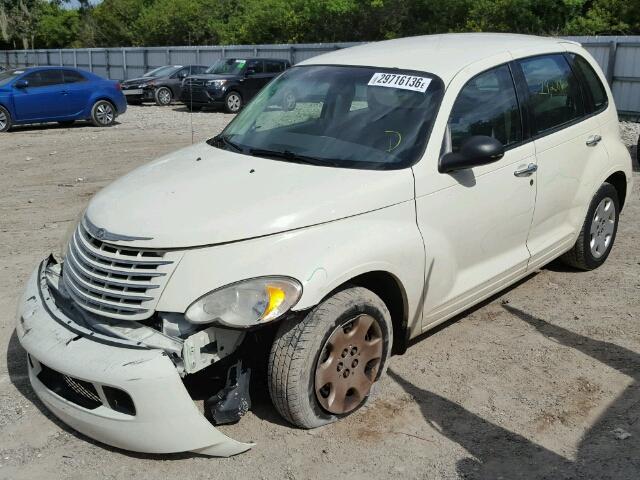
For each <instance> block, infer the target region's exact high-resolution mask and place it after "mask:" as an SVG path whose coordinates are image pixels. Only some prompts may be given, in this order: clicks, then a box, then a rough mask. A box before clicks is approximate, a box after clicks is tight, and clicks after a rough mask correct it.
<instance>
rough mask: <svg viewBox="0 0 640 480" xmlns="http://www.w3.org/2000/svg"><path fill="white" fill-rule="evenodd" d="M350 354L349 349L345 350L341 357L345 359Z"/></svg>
mask: <svg viewBox="0 0 640 480" xmlns="http://www.w3.org/2000/svg"><path fill="white" fill-rule="evenodd" d="M348 353H349V350H347V349H346V348H345V349H344V350H343V351H342V353H341V354H340V356H341V357H342V358H344V357H346V356H347V354H348Z"/></svg>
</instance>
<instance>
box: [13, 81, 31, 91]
mask: <svg viewBox="0 0 640 480" xmlns="http://www.w3.org/2000/svg"><path fill="white" fill-rule="evenodd" d="M13 86H14V87H15V88H20V89H23V88H27V87H28V86H29V82H28V81H27V80H18V81H17V82H16V83H14V84H13Z"/></svg>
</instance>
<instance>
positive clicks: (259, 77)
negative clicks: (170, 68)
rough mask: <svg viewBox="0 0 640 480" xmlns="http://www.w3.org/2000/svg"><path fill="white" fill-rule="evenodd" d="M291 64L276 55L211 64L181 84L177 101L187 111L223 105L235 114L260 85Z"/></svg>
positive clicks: (225, 60) (220, 61) (256, 91)
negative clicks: (274, 56) (185, 107)
mask: <svg viewBox="0 0 640 480" xmlns="http://www.w3.org/2000/svg"><path fill="white" fill-rule="evenodd" d="M289 67H291V63H290V62H289V61H288V60H281V59H275V58H227V59H224V60H219V61H218V62H216V63H215V64H213V65H212V66H211V67H210V68H209V69H208V70H207V71H206V72H205V73H204V74H202V75H191V76H189V77H187V78H186V79H185V81H184V84H183V89H182V96H181V97H180V100H181V101H182V102H183V103H184V104H185V105H186V106H187V108H189V109H190V110H199V109H201V108H202V107H221V106H222V107H224V108H225V109H226V111H227V112H229V113H238V112H239V111H240V110H241V109H242V107H243V106H244V105H245V104H246V103H247V102H248V101H249V100H251V99H252V98H253V97H254V96H255V95H256V94H257V93H258V92H259V91H260V89H261V88H262V87H264V86H265V85H266V84H267V83H269V82H270V81H271V80H272V79H273V78H274V77H277V76H278V75H280V74H281V73H282V72H284V71H285V70H286V69H287V68H289Z"/></svg>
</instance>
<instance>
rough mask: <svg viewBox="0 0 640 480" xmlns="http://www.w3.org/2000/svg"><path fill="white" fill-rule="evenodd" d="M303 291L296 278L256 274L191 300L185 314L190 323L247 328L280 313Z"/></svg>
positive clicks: (294, 301) (293, 302) (274, 317)
mask: <svg viewBox="0 0 640 480" xmlns="http://www.w3.org/2000/svg"><path fill="white" fill-rule="evenodd" d="M301 294H302V285H301V284H300V282H298V281H297V280H294V279H293V278H289V277H261V278H254V279H251V280H245V281H242V282H238V283H234V284H231V285H227V286H226V287H222V288H220V289H218V290H214V291H213V292H209V293H207V294H206V295H205V296H203V297H201V298H200V299H198V300H196V301H195V302H194V303H193V304H191V306H190V307H189V308H188V309H187V312H186V313H185V317H186V319H187V320H188V321H190V322H191V323H214V322H215V323H218V324H220V325H226V326H228V327H236V328H248V327H253V326H255V325H262V324H264V323H268V322H271V321H272V320H275V319H276V318H278V317H280V316H281V315H282V314H284V313H286V312H287V311H289V309H291V308H292V307H293V306H294V305H295V304H296V303H297V302H298V300H299V299H300V296H301Z"/></svg>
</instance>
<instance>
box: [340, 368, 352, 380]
mask: <svg viewBox="0 0 640 480" xmlns="http://www.w3.org/2000/svg"><path fill="white" fill-rule="evenodd" d="M350 373H351V372H349V369H348V368H347V369H346V370H345V371H344V373H343V374H342V376H343V377H344V378H347V377H348V376H349V374H350Z"/></svg>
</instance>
